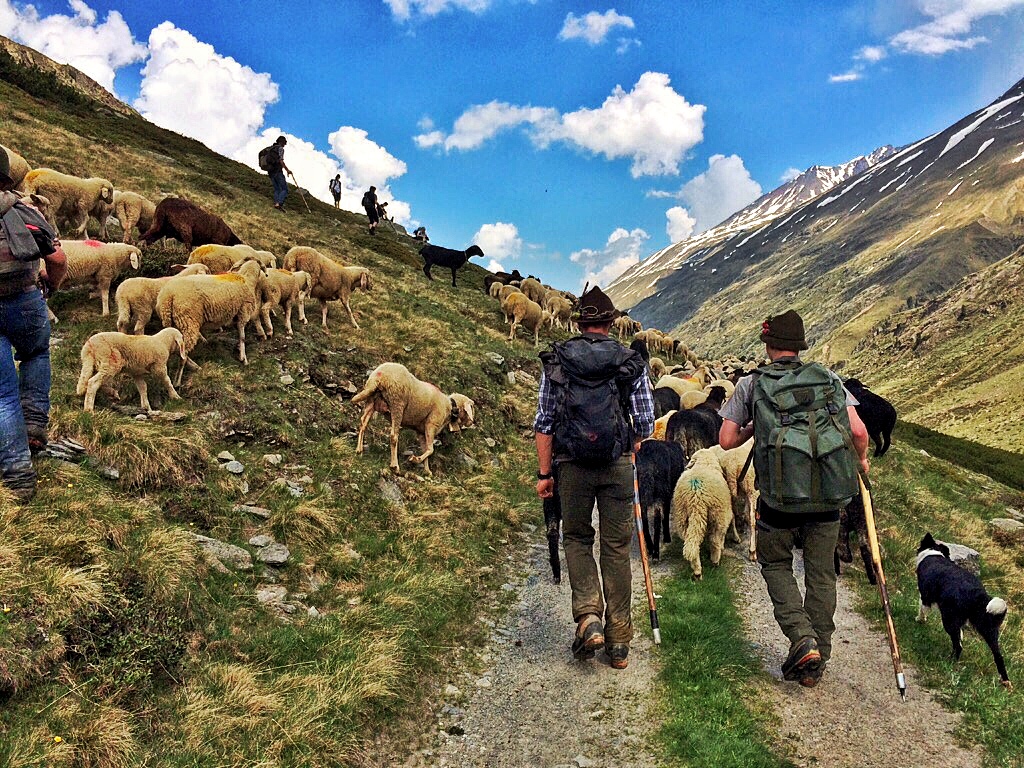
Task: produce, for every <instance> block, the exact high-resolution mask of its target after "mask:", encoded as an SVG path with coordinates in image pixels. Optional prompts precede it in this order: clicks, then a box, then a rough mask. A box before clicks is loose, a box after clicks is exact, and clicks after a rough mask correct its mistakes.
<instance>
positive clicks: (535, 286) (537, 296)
mask: <svg viewBox="0 0 1024 768" xmlns="http://www.w3.org/2000/svg"><path fill="white" fill-rule="evenodd" d="M519 290H521V291H522V292H523V293H525V294H526V295H527V296H528V297H529V299H530V301H532V302H535V303H536V304H540V305H541V307H543V306H544V303H543V302H544V296H545V294H547V292H548V289H547V288H545V287H544V286H543V285H541V282H540V280H537V279H536V278H533V277H528V278H526V279H525V280H523V282H522V283H520V285H519Z"/></svg>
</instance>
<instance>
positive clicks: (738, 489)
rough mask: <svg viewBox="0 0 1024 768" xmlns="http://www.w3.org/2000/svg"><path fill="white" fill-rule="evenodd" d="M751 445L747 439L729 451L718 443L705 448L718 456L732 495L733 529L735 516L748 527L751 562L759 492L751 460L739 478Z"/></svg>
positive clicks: (754, 556) (754, 543) (755, 537)
mask: <svg viewBox="0 0 1024 768" xmlns="http://www.w3.org/2000/svg"><path fill="white" fill-rule="evenodd" d="M753 446H754V441H753V440H747V442H745V443H744V444H743V445H741V446H739V447H738V448H733V449H732V450H730V451H727V450H725V448H723V447H722V446H720V445H713V446H711V447H710V448H708V449H706V450H709V451H711V452H712V453H714V454H715V455H716V456H717V457H718V464H719V466H721V467H722V475H723V476H724V477H725V483H726V485H728V486H729V493H730V495H731V496H732V509H733V529H734V531H735V528H736V523H735V521H736V519H737V518H738V519H740V520H742V521H744V523H745V524H746V526H747V527H748V529H749V541H750V546H749V554H750V560H751V562H757V498H758V495H759V494H758V492H757V489H756V488H755V487H754V486H755V483H754V479H755V475H754V464H753V462H751V463H750V465H749V466H747V473H746V474H745V475H744V476H743V480H742V482H741V481H740V479H739V476H740V473H741V472H742V471H743V467H744V466H745V465H746V463H747V457H748V456H750V451H751V449H752V448H753ZM740 505H742V507H743V510H742V511H741V512H740V514H738V515H737V514H736V510H737V509H738V508H739V506H740ZM736 538H737V539H739V533H738V532H736Z"/></svg>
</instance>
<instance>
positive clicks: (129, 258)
mask: <svg viewBox="0 0 1024 768" xmlns="http://www.w3.org/2000/svg"><path fill="white" fill-rule="evenodd" d="M61 246H62V247H63V248H64V255H65V256H67V260H68V276H67V281H66V283H65V285H67V286H68V287H72V286H76V285H93V286H95V288H96V290H97V291H99V294H100V302H101V304H102V306H103V316H104V317H106V316H107V315H109V314H110V283H111V282H113V280H114V278H115V277H117V276H118V275H119V274H121V273H122V272H123V271H124V270H126V269H129V268H131V269H135V270H138V268H139V267H140V266H141V264H142V251H140V250H139V249H138V248H136V247H135V246H134V245H125V244H124V243H101V242H100V241H98V240H62V241H61Z"/></svg>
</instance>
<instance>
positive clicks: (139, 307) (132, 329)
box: [114, 264, 210, 336]
mask: <svg viewBox="0 0 1024 768" xmlns="http://www.w3.org/2000/svg"><path fill="white" fill-rule="evenodd" d="M209 272H210V270H209V268H208V267H207V266H206V265H205V264H190V265H188V266H187V267H185V268H184V269H183V270H181V272H179V273H178V274H176V275H169V276H168V277H129V278H128V279H127V280H125V281H123V282H122V283H121V284H120V285H119V286H117V291H116V292H115V293H114V303H115V304H117V330H118V331H119V332H121V333H132V334H134V335H136V336H141V335H142V334H143V333H145V329H146V323H148V322H149V319H150V318H151V317H153V313H154V312H155V311H156V297H157V296H158V295H159V294H160V289H161V288H163V287H164V286H165V285H166V284H167V281H168V280H173V279H174V278H176V277H188V276H189V275H205V274H209ZM133 319H134V322H133Z"/></svg>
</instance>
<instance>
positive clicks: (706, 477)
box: [671, 448, 732, 581]
mask: <svg viewBox="0 0 1024 768" xmlns="http://www.w3.org/2000/svg"><path fill="white" fill-rule="evenodd" d="M731 520H732V496H731V495H730V494H729V486H728V484H726V482H725V477H724V476H723V474H722V467H721V465H720V464H719V463H718V457H717V456H716V455H715V454H714V453H713V452H712V451H710V450H708V449H706V448H704V449H701V450H699V451H694V454H693V456H692V457H690V463H689V464H687V466H686V470H685V471H684V472H683V474H682V475H681V476H680V477H679V482H677V483H676V488H675V491H674V492H673V493H672V513H671V521H672V533H673V535H674V536H677V537H678V538H679V539H681V540H682V542H683V559H685V560H686V561H687V562H688V563H689V564H690V567H691V568H692V569H693V578H694V579H695V580H698V581H699V580H700V579H701V578H702V577H703V571H702V570H701V564H700V548H701V544H703V543H704V538H705V536H706V537H707V538H708V544H709V546H710V548H711V563H712V565H718V563H719V561H720V560H721V559H722V549H723V548H724V546H725V534H726V532H727V531H728V530H729V523H730V521H731Z"/></svg>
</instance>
